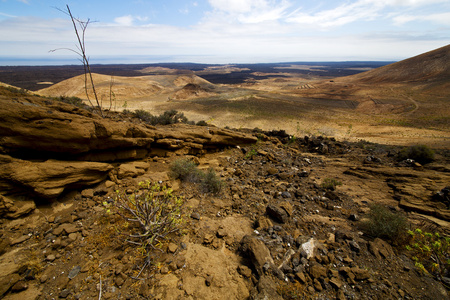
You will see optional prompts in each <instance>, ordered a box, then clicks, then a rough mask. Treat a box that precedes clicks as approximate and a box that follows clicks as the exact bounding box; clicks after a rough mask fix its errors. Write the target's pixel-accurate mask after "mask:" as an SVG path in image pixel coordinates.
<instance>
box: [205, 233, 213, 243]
mask: <svg viewBox="0 0 450 300" xmlns="http://www.w3.org/2000/svg"><path fill="white" fill-rule="evenodd" d="M213 240H214V236H213V235H212V234H209V233H207V234H205V237H204V239H203V242H204V243H205V244H211V243H212V241H213Z"/></svg>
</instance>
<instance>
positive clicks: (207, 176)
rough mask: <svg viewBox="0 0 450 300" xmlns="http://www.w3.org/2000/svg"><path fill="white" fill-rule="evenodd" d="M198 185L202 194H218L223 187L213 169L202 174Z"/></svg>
mask: <svg viewBox="0 0 450 300" xmlns="http://www.w3.org/2000/svg"><path fill="white" fill-rule="evenodd" d="M200 184H201V187H202V190H203V191H204V192H207V193H213V194H218V193H219V192H220V191H221V190H222V187H223V182H222V181H221V180H220V178H219V177H218V176H217V174H216V172H215V171H214V169H213V168H209V169H208V171H207V172H206V173H204V174H203V176H202V180H201V182H200Z"/></svg>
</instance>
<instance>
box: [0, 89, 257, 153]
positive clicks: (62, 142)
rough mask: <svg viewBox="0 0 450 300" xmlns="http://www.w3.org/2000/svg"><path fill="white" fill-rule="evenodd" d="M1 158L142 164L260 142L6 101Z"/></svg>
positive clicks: (0, 110)
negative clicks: (161, 152)
mask: <svg viewBox="0 0 450 300" xmlns="http://www.w3.org/2000/svg"><path fill="white" fill-rule="evenodd" d="M0 132H1V135H0V153H1V152H2V153H4V154H9V155H11V156H15V157H27V158H30V157H32V158H55V157H57V158H58V159H61V160H71V159H76V160H90V161H114V160H127V159H140V158H143V157H145V156H146V155H148V154H151V153H155V151H156V150H157V149H165V150H170V151H174V150H180V149H184V150H185V151H186V152H189V151H190V152H192V153H199V152H201V151H204V150H205V149H211V148H217V147H219V148H220V147H226V146H234V145H239V144H249V143H255V142H256V138H255V137H254V136H251V135H248V134H243V133H238V132H234V131H231V130H226V129H219V128H212V127H209V128H208V127H200V126H190V125H172V126H161V127H158V128H157V127H153V126H150V125H147V124H134V123H131V122H117V121H114V120H111V119H102V118H100V117H99V116H97V115H94V114H91V113H89V112H88V111H86V110H83V109H80V108H77V107H75V106H72V105H69V104H65V103H62V102H59V101H55V100H47V99H42V98H39V97H34V96H29V97H24V98H18V99H16V100H12V99H10V98H8V97H1V96H0Z"/></svg>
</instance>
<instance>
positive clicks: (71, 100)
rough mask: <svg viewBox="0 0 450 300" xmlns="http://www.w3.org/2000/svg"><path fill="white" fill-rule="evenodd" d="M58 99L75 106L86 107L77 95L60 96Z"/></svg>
mask: <svg viewBox="0 0 450 300" xmlns="http://www.w3.org/2000/svg"><path fill="white" fill-rule="evenodd" d="M58 100H59V101H61V102H64V103H68V104H72V105H74V106H76V107H80V108H86V105H85V104H84V103H83V100H82V99H80V98H78V97H66V96H60V97H59V98H58Z"/></svg>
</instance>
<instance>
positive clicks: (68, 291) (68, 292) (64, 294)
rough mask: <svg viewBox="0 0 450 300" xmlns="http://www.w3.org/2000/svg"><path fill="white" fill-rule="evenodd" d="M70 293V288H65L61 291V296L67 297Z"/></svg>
mask: <svg viewBox="0 0 450 300" xmlns="http://www.w3.org/2000/svg"><path fill="white" fill-rule="evenodd" d="M69 295H70V290H69V289H64V290H62V291H61V293H59V298H67V297H68V296H69Z"/></svg>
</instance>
